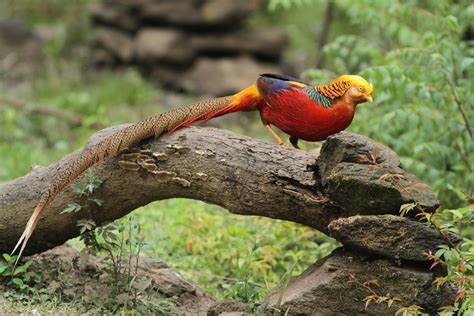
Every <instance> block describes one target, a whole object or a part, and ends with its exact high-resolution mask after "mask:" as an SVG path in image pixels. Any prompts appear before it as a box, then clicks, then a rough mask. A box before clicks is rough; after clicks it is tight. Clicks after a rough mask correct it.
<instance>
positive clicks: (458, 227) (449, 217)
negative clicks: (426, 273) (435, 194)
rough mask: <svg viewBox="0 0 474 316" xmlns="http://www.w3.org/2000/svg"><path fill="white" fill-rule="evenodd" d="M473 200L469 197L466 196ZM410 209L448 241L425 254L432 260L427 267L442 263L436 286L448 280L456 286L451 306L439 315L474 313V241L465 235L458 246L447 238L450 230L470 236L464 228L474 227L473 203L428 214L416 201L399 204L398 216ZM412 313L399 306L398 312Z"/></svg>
mask: <svg viewBox="0 0 474 316" xmlns="http://www.w3.org/2000/svg"><path fill="white" fill-rule="evenodd" d="M465 198H466V199H469V200H472V196H466V197H465ZM409 212H412V213H414V214H415V216H416V217H418V218H419V219H420V220H423V221H427V222H428V223H429V224H431V225H432V227H434V228H435V229H437V230H438V232H439V233H440V234H441V235H442V236H443V237H444V239H445V240H446V241H448V244H447V245H441V246H440V247H439V249H438V250H437V251H436V252H435V253H432V252H431V251H429V252H428V253H426V254H425V255H426V257H427V258H428V259H429V260H432V262H433V263H432V265H431V267H430V269H433V268H435V267H437V266H445V268H446V269H447V272H448V273H447V275H446V276H439V277H437V278H436V279H435V281H434V283H435V284H436V285H437V287H438V288H439V287H440V286H441V285H443V284H446V283H449V284H452V285H453V286H455V288H456V290H457V292H456V298H455V302H454V304H453V305H451V306H443V307H442V308H441V311H442V313H441V314H442V315H446V316H447V315H468V314H470V313H473V312H474V241H473V240H472V239H471V238H469V237H464V238H463V241H462V242H461V243H460V244H459V245H457V244H454V243H452V242H451V241H450V238H449V235H448V234H449V233H455V234H458V235H464V236H472V234H470V233H469V232H468V233H466V230H467V229H470V230H472V229H473V227H474V205H470V206H467V207H463V208H459V209H446V210H438V211H437V212H436V213H428V212H425V210H424V209H423V205H421V204H419V203H411V204H405V205H402V206H401V208H400V215H401V216H406V215H408V213H409ZM407 311H408V312H413V311H410V310H408V307H404V308H401V309H400V310H399V312H407Z"/></svg>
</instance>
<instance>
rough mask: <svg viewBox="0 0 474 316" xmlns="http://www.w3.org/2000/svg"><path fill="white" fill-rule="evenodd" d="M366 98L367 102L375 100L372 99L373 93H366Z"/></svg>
mask: <svg viewBox="0 0 474 316" xmlns="http://www.w3.org/2000/svg"><path fill="white" fill-rule="evenodd" d="M365 100H366V101H367V102H372V101H373V100H372V95H371V94H366V95H365Z"/></svg>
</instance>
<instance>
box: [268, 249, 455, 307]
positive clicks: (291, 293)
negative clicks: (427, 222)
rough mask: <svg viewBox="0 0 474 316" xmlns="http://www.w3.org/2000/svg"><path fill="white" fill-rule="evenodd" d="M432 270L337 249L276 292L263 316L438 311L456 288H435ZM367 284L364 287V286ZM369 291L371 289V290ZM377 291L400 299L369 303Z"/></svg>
mask: <svg viewBox="0 0 474 316" xmlns="http://www.w3.org/2000/svg"><path fill="white" fill-rule="evenodd" d="M434 278H435V276H434V273H433V272H432V271H429V270H426V269H423V268H417V267H409V266H403V265H402V266H397V265H396V264H395V263H394V262H393V261H392V260H388V259H373V258H372V259H371V258H369V257H365V256H363V255H359V254H356V253H354V252H348V251H342V250H341V249H340V248H339V249H337V250H335V251H334V252H333V253H332V254H331V255H329V256H328V257H326V258H324V259H322V260H320V261H318V262H317V263H315V264H313V265H312V266H311V267H310V268H309V269H307V270H306V271H305V272H304V273H303V274H301V275H300V276H297V277H295V278H293V279H292V280H291V281H290V282H289V284H288V286H287V287H286V288H283V289H282V288H278V289H276V290H274V291H273V292H272V293H271V294H270V295H269V296H268V297H267V298H266V299H265V301H264V302H263V303H262V306H261V312H262V314H265V315H274V312H275V311H280V312H281V314H282V315H320V316H328V315H394V314H395V312H396V311H397V310H398V309H399V308H400V307H403V306H410V305H412V304H416V305H419V306H421V307H422V308H423V309H424V311H425V312H428V313H436V311H437V309H438V308H439V307H440V306H444V305H450V304H452V303H453V302H454V296H455V290H453V289H452V288H451V287H450V286H448V285H443V286H441V287H440V288H439V290H437V289H436V285H435V284H433V281H434ZM364 283H365V284H364ZM367 287H369V288H370V290H369V289H368V288H367ZM371 290H372V291H374V292H375V293H376V294H378V295H380V296H387V295H388V293H389V294H390V296H391V297H398V298H399V299H400V301H395V302H394V303H393V305H392V306H391V307H390V308H389V307H388V306H387V304H386V303H380V304H377V303H375V302H372V303H370V304H369V306H368V307H367V309H366V308H365V303H366V302H365V301H364V299H366V298H367V297H368V296H370V295H373V293H372V292H371Z"/></svg>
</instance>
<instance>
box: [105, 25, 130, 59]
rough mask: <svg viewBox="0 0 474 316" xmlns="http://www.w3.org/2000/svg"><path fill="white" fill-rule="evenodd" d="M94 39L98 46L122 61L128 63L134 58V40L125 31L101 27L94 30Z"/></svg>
mask: <svg viewBox="0 0 474 316" xmlns="http://www.w3.org/2000/svg"><path fill="white" fill-rule="evenodd" d="M96 41H97V44H98V46H99V47H101V48H103V49H104V50H105V51H108V52H110V53H111V54H112V55H113V56H116V58H118V60H120V61H121V62H123V63H130V62H131V61H132V59H133V58H134V55H135V48H134V41H133V39H132V38H131V37H130V36H129V35H128V34H126V33H123V32H120V31H117V30H115V29H112V28H106V27H101V28H99V29H98V30H97V32H96ZM101 57H102V56H101ZM102 58H103V57H102Z"/></svg>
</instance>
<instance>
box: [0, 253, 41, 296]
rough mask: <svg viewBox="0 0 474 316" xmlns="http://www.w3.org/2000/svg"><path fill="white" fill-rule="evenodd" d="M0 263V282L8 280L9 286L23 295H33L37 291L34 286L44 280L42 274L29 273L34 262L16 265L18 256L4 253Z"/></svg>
mask: <svg viewBox="0 0 474 316" xmlns="http://www.w3.org/2000/svg"><path fill="white" fill-rule="evenodd" d="M2 257H3V260H1V261H0V280H1V279H3V280H5V279H7V280H8V281H7V284H8V285H11V286H14V287H16V288H17V289H18V291H19V293H21V294H31V293H33V292H34V291H35V289H34V287H32V285H35V284H39V283H40V282H41V280H42V275H41V273H33V272H30V271H28V269H29V268H30V266H31V264H32V261H31V260H28V261H26V262H24V263H23V264H21V265H16V264H15V262H16V256H10V255H9V254H6V253H4V254H3V255H2Z"/></svg>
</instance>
